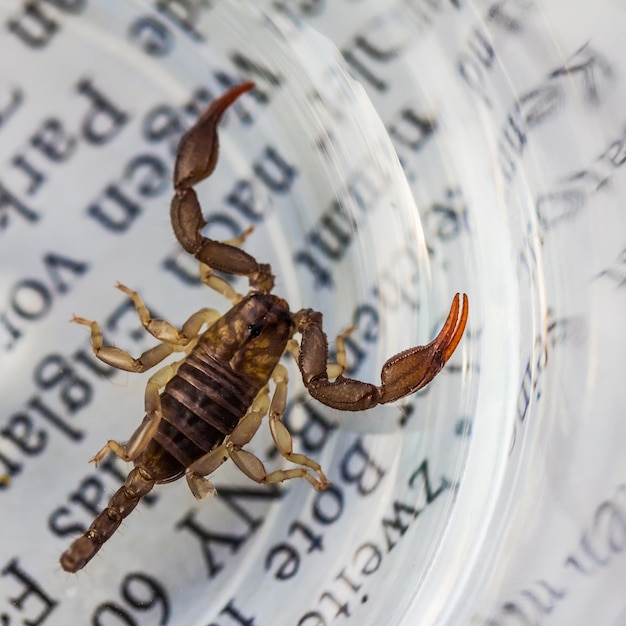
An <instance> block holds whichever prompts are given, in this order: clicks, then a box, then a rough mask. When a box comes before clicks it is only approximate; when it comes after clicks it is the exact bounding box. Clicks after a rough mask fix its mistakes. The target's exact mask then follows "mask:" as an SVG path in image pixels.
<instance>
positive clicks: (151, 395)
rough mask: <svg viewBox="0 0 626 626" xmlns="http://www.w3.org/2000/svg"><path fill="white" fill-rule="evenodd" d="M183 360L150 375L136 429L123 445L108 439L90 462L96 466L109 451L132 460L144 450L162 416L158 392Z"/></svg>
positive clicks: (125, 459) (126, 459)
mask: <svg viewBox="0 0 626 626" xmlns="http://www.w3.org/2000/svg"><path fill="white" fill-rule="evenodd" d="M184 360H185V359H181V360H180V361H177V362H176V363H171V364H170V365H166V366H165V367H162V368H161V369H160V370H159V371H158V372H155V373H154V374H153V375H152V376H150V378H149V379H148V382H147V383H146V394H145V409H146V416H145V417H144V418H143V421H142V422H141V424H140V425H139V427H138V428H137V430H135V432H134V433H133V434H132V435H131V437H130V439H129V440H128V443H127V444H126V445H123V444H121V443H119V442H118V441H115V440H114V439H109V441H107V442H106V444H104V446H103V447H102V448H101V449H100V450H99V451H98V453H97V454H96V455H95V456H94V457H93V458H92V459H91V460H90V463H94V464H95V466H96V467H98V465H99V464H100V463H101V462H102V460H103V459H104V458H105V457H106V456H107V454H109V452H113V453H114V454H115V455H116V456H118V457H120V459H122V460H124V461H126V462H129V461H134V460H135V459H136V458H137V457H138V456H139V455H140V454H141V453H142V452H143V451H144V450H145V448H146V446H147V445H148V444H149V443H150V441H151V440H152V437H154V433H156V431H157V429H158V427H159V423H160V422H161V418H162V417H163V411H162V409H161V396H160V393H159V392H160V390H161V389H163V387H165V385H167V383H168V382H169V381H170V380H171V379H172V378H173V377H174V375H175V374H176V372H177V371H178V368H179V367H180V365H181V363H183V361H184Z"/></svg>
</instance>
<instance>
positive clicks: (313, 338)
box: [294, 294, 469, 411]
mask: <svg viewBox="0 0 626 626" xmlns="http://www.w3.org/2000/svg"><path fill="white" fill-rule="evenodd" d="M468 313H469V305H468V301H467V296H465V295H463V305H462V307H461V296H460V294H456V296H455V297H454V300H453V301H452V306H451V308H450V313H449V314H448V318H447V319H446V321H445V323H444V325H443V328H442V329H441V331H440V332H439V334H438V335H437V337H436V338H435V339H434V340H433V341H432V342H431V343H429V344H428V345H426V346H417V347H415V348H411V349H409V350H405V351H404V352H400V353H399V354H396V355H395V356H393V357H391V358H390V359H389V360H388V361H387V362H386V363H385V364H384V365H383V368H382V372H381V380H382V384H381V385H380V386H379V387H376V386H375V385H371V384H369V383H364V382H361V381H359V380H354V379H352V378H345V377H343V376H342V375H340V376H338V377H337V378H336V379H335V380H334V381H330V380H328V373H327V365H326V362H327V360H328V342H327V339H326V335H325V334H324V331H323V329H322V315H321V313H317V312H316V311H312V310H310V309H306V310H302V311H299V312H298V313H296V314H295V315H294V321H295V323H296V326H297V328H298V331H299V332H300V333H301V334H302V344H301V349H300V354H299V362H298V365H299V367H300V371H301V372H302V379H303V381H304V384H305V386H306V387H307V389H308V390H309V393H310V394H311V396H313V397H314V398H316V399H317V400H319V401H320V402H321V403H323V404H325V405H327V406H330V407H332V408H335V409H341V410H344V411H361V410H365V409H369V408H371V407H373V406H376V405H377V404H381V403H387V402H394V401H396V400H399V399H400V398H403V397H404V396H407V395H409V394H411V393H413V392H415V391H417V390H418V389H421V388H422V387H424V386H425V385H427V384H428V383H429V382H430V381H431V380H432V379H433V378H434V377H435V376H436V375H437V374H438V373H439V372H440V371H441V369H442V368H443V366H444V365H445V364H446V361H448V359H449V358H450V357H451V356H452V353H453V352H454V350H455V349H456V347H457V345H458V343H459V341H460V340H461V337H462V335H463V331H464V330H465V325H466V323H467V316H468Z"/></svg>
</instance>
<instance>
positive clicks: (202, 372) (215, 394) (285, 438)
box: [60, 82, 469, 572]
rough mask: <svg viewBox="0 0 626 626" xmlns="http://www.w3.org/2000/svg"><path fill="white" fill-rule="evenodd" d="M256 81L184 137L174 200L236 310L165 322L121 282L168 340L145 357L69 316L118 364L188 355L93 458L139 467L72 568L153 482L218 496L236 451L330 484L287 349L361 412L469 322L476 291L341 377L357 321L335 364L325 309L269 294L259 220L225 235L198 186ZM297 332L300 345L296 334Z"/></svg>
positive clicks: (203, 270)
mask: <svg viewBox="0 0 626 626" xmlns="http://www.w3.org/2000/svg"><path fill="white" fill-rule="evenodd" d="M254 86H255V85H254V83H252V82H246V83H242V84H240V85H237V86H235V87H232V88H231V89H229V90H228V91H226V92H225V93H224V94H223V95H221V96H220V97H218V98H217V99H215V100H214V101H213V102H212V103H211V104H210V105H209V106H208V108H207V109H206V111H205V112H204V113H203V114H202V115H201V116H200V117H199V119H198V121H197V122H196V123H195V124H194V125H193V126H192V127H191V128H190V129H189V130H188V131H187V132H186V133H184V134H183V136H182V137H181V139H180V142H179V144H178V149H177V152H176V159H175V165H174V175H173V186H174V196H173V199H172V201H171V209H170V213H171V221H172V226H173V230H174V234H175V236H176V239H177V240H178V242H179V243H180V245H181V246H182V247H183V248H184V250H186V251H187V252H188V253H190V254H192V255H194V256H195V258H196V259H197V260H198V261H199V263H200V269H199V273H200V278H201V281H202V282H203V283H204V284H205V285H207V286H208V287H210V288H211V289H213V290H215V291H217V292H218V293H220V294H222V295H223V296H224V297H225V298H227V299H228V300H230V302H231V304H232V307H231V308H230V310H229V311H227V312H226V313H225V314H224V315H221V314H220V313H219V312H218V311H216V310H214V309H209V308H203V309H201V310H199V311H197V312H196V313H194V314H193V315H191V316H190V317H189V319H187V321H186V322H185V323H184V324H183V325H182V327H181V328H180V330H179V329H178V328H177V327H176V326H174V325H173V324H171V323H169V322H167V321H165V320H162V319H153V318H152V317H151V316H150V313H149V311H148V309H147V307H146V305H145V304H144V302H143V300H142V298H141V296H140V295H139V294H138V293H137V292H136V291H133V290H132V289H129V288H128V287H126V286H125V285H122V284H120V283H118V284H117V285H116V287H117V288H118V289H120V290H121V291H122V292H124V293H125V294H127V295H128V296H129V297H130V299H131V300H132V302H133V304H134V307H135V309H136V312H137V315H138V317H139V320H140V322H141V324H142V325H143V327H144V328H145V329H146V331H147V332H148V333H150V334H151V335H152V336H153V337H155V338H156V339H157V340H158V341H159V343H158V344H157V345H156V346H154V347H152V348H150V349H148V350H146V351H145V352H143V354H141V356H139V358H133V357H132V356H131V355H130V354H129V353H127V352H125V351H123V350H122V349H120V348H117V347H113V346H105V345H103V337H102V331H101V328H100V326H99V324H98V323H97V322H94V321H90V320H87V319H85V318H82V317H77V316H73V317H72V320H71V321H73V322H75V323H78V324H82V325H85V326H87V327H89V328H90V331H91V347H92V350H93V352H94V354H95V355H96V357H97V358H98V359H100V360H101V361H103V362H104V363H106V364H108V365H110V366H113V367H115V368H118V369H120V370H125V371H129V372H138V373H139V372H145V371H147V370H149V369H151V368H153V367H154V366H156V365H157V364H159V363H160V362H161V361H163V360H164V359H166V358H167V357H168V356H170V355H171V354H173V353H175V352H182V353H184V357H183V358H182V359H181V360H179V361H177V362H174V363H172V364H170V365H165V366H164V367H162V368H161V369H158V370H157V371H156V373H154V374H152V375H151V376H150V378H149V379H148V381H147V384H146V390H145V416H144V418H143V421H142V422H141V424H140V425H139V427H138V428H137V429H136V430H135V432H134V433H133V434H132V436H131V437H130V439H129V440H128V442H127V443H126V444H125V445H123V444H121V443H119V442H117V441H114V440H109V441H108V442H107V443H106V444H105V445H104V447H103V448H102V449H101V450H100V451H99V452H98V453H97V454H96V455H95V456H94V457H93V458H92V459H91V461H92V462H93V463H95V465H96V466H97V465H98V464H99V463H100V462H101V461H102V460H103V459H104V458H105V457H106V456H107V455H108V454H109V453H110V452H113V453H114V454H116V455H117V456H118V457H120V458H121V459H123V460H124V461H127V462H132V463H133V464H134V467H133V469H132V470H131V471H130V472H129V474H128V476H127V478H126V480H125V482H124V484H123V485H122V487H120V488H119V489H118V490H117V492H115V493H114V495H113V496H112V497H111V499H110V501H109V504H108V506H107V507H106V508H105V509H104V510H103V511H102V512H101V513H100V514H99V515H98V516H97V517H96V518H95V519H94V521H93V522H92V524H91V525H90V526H89V528H88V529H87V530H86V531H85V532H84V533H83V534H82V535H80V536H79V537H78V538H76V539H75V540H74V542H73V543H72V544H71V545H70V547H69V548H68V549H67V550H66V551H65V552H64V553H63V555H62V556H61V559H60V563H61V566H62V568H63V569H64V570H65V571H67V572H77V571H78V570H80V569H82V568H83V567H84V566H85V565H86V564H87V563H88V562H89V561H90V560H91V559H92V558H93V557H94V555H95V554H96V553H97V552H98V550H99V549H100V547H101V546H102V545H103V544H104V542H105V541H107V540H108V539H109V538H110V537H111V536H112V535H113V533H114V532H115V531H116V530H117V528H118V527H119V526H120V524H121V522H122V520H123V519H124V518H126V517H127V516H128V515H129V514H130V513H131V511H133V509H134V508H135V507H136V506H137V503H138V502H139V500H140V499H141V498H142V497H143V496H145V495H146V494H147V493H148V492H150V490H151V489H152V488H153V487H154V485H155V484H162V483H169V482H172V481H174V480H177V479H179V478H181V477H182V476H183V475H184V476H185V478H186V480H187V484H188V486H189V488H190V490H191V492H192V493H193V495H194V496H195V497H196V498H197V499H202V498H204V497H206V496H208V495H213V494H215V493H216V489H215V487H214V486H213V484H212V483H211V481H210V480H209V478H208V477H209V476H210V475H211V474H213V472H215V470H217V469H218V467H220V466H221V465H222V464H223V463H225V462H226V461H227V460H228V459H232V461H233V462H234V463H235V465H236V466H237V467H238V468H239V469H240V470H241V471H242V472H243V473H244V474H245V475H246V476H248V477H249V478H250V479H252V480H253V481H256V482H257V483H279V482H282V481H285V480H291V479H294V478H303V479H305V480H307V481H308V482H309V483H310V484H311V485H312V486H313V487H314V488H315V489H318V490H323V489H326V488H327V487H328V486H329V485H330V483H329V481H328V479H327V478H326V475H325V474H324V472H323V470H322V468H321V466H320V465H319V463H317V462H316V461H314V460H313V459H310V458H309V457H307V456H305V455H304V454H299V453H297V452H294V451H293V441H292V437H291V434H290V433H289V431H288V429H287V427H286V426H285V425H284V423H283V422H282V416H283V412H284V411H285V407H286V402H287V382H288V378H287V369H286V367H285V365H283V364H282V363H280V360H281V358H282V356H283V354H285V353H291V354H292V355H293V356H294V357H295V359H296V361H297V364H298V367H299V370H300V372H301V374H302V380H303V383H304V385H305V387H306V388H307V390H308V392H309V394H310V395H311V396H312V397H313V398H315V399H316V400H318V401H319V402H321V403H322V404H325V405H326V406H328V407H332V408H334V409H339V410H342V411H364V410H366V409H369V408H371V407H373V406H375V405H377V404H379V403H388V402H395V401H397V400H399V399H400V398H403V397H405V396H407V395H409V394H412V393H413V392H415V391H417V390H418V389H421V388H422V387H424V386H425V385H427V384H428V383H429V382H430V381H431V380H432V379H433V378H434V377H435V376H436V375H437V374H438V373H439V372H440V371H441V369H442V368H443V366H444V365H445V363H446V362H447V361H448V359H449V358H450V357H451V355H452V353H453V352H454V351H455V349H456V347H457V345H458V344H459V341H460V340H461V337H462V335H463V332H464V330H465V325H466V322H467V317H468V312H469V308H468V307H469V305H468V298H467V296H466V295H465V294H463V296H462V297H461V295H460V294H458V293H457V294H456V295H455V297H454V299H453V301H452V306H451V308H450V312H449V314H448V317H447V319H446V321H445V323H444V324H443V327H442V329H441V331H440V332H439V334H438V335H437V337H436V338H435V339H434V340H433V341H432V342H431V343H429V344H427V345H425V346H417V347H414V348H410V349H408V350H405V351H403V352H400V353H399V354H396V355H395V356H393V357H391V358H390V359H389V360H388V361H387V362H386V363H385V364H384V365H383V367H382V372H381V384H380V386H375V385H372V384H369V383H366V382H362V381H360V380H355V379H353V378H348V377H346V376H344V375H343V373H344V371H345V370H346V367H347V362H346V348H345V344H344V340H345V339H346V337H347V336H348V334H349V333H350V332H352V330H353V329H352V328H350V329H348V330H347V331H344V332H343V333H342V334H340V335H339V336H338V337H337V339H336V357H335V361H334V362H329V354H328V339H327V337H326V334H325V333H324V330H323V327H322V314H321V313H319V312H317V311H314V310H312V309H302V310H300V311H297V312H295V313H292V312H291V311H290V309H289V305H288V303H287V302H286V301H285V300H284V299H283V298H280V297H279V296H277V295H275V294H273V293H272V289H273V287H274V276H273V274H272V270H271V267H270V266H269V265H268V264H263V263H258V262H257V261H256V259H255V258H254V257H253V256H251V255H250V254H248V253H247V252H245V251H243V250H242V249H241V248H240V246H241V244H242V243H243V242H244V240H245V239H246V237H247V236H248V235H249V234H250V232H251V231H252V228H248V229H247V230H246V231H244V233H243V234H242V235H240V236H239V237H238V238H236V239H231V240H228V241H215V240H213V239H209V238H208V237H205V236H204V235H203V234H202V229H203V228H204V226H205V225H206V224H207V222H206V221H205V219H204V217H203V215H202V210H201V207H200V203H199V200H198V197H197V195H196V192H195V191H194V186H195V185H196V184H197V183H199V182H201V181H203V180H204V179H206V178H207V177H209V176H210V175H211V174H212V173H213V171H214V169H215V166H216V164H217V159H218V151H219V143H218V134H217V126H218V123H219V121H220V119H221V118H222V116H223V114H224V112H225V111H226V110H227V109H228V108H229V107H230V106H231V105H232V104H233V102H234V101H235V100H236V99H237V98H238V97H239V96H241V95H242V94H244V93H245V92H248V91H249V90H251V89H253V88H254ZM216 271H218V272H224V273H227V274H231V275H236V276H244V277H247V279H248V282H249V291H248V293H247V294H246V295H240V294H239V293H237V292H236V291H235V289H234V288H233V287H232V286H231V285H230V283H229V282H227V281H226V280H225V279H224V278H222V277H221V276H219V275H217V274H216V273H215V272H216ZM203 329H204V330H203ZM296 333H298V334H299V335H300V342H299V343H298V342H297V340H296V339H294V337H293V336H294V334H296ZM270 381H272V383H273V393H272V394H271V395H270V387H269V383H270ZM266 415H268V416H269V418H268V419H269V429H270V433H271V436H272V439H273V441H274V444H275V446H276V448H277V450H278V452H279V453H280V455H281V456H282V457H283V458H284V459H286V460H287V461H289V462H291V463H292V464H293V465H295V467H291V468H289V469H278V470H275V471H270V472H268V471H266V469H265V466H264V464H263V462H262V461H261V460H260V459H259V458H257V457H256V456H255V455H254V454H252V453H251V452H249V451H247V450H245V446H246V444H248V443H249V442H250V440H251V439H252V438H253V437H254V435H255V433H256V432H257V431H258V429H259V427H260V425H261V423H262V420H263V418H264V417H265V416H266Z"/></svg>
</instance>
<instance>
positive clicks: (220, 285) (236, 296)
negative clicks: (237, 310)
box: [200, 263, 243, 305]
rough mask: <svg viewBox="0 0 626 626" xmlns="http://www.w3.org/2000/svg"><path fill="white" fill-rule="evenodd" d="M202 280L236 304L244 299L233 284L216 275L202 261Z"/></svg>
mask: <svg viewBox="0 0 626 626" xmlns="http://www.w3.org/2000/svg"><path fill="white" fill-rule="evenodd" d="M200 280H201V281H202V282H203V283H204V284H205V285H206V286H207V287H210V288H211V289H213V291H217V293H219V294H220V295H222V296H224V297H225V298H226V299H227V300H230V302H231V303H232V304H233V305H234V304H237V303H238V302H240V301H241V300H242V299H243V296H242V295H241V294H240V293H238V292H237V291H235V289H234V288H233V286H232V285H231V284H230V283H229V282H228V281H226V280H224V279H223V278H221V277H220V276H216V275H215V274H214V273H213V270H212V269H211V268H210V267H209V266H208V265H206V264H205V263H200Z"/></svg>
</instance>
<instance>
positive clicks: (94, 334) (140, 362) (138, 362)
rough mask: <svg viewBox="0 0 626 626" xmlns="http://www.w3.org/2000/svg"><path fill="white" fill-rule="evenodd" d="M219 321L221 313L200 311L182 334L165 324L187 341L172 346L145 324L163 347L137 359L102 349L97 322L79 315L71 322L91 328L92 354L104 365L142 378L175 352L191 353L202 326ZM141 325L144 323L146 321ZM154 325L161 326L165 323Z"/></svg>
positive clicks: (111, 349)
mask: <svg viewBox="0 0 626 626" xmlns="http://www.w3.org/2000/svg"><path fill="white" fill-rule="evenodd" d="M137 298H138V299H139V302H140V305H141V306H144V305H143V302H142V301H141V298H140V296H139V295H137ZM144 308H145V306H144ZM137 313H138V314H139V308H137ZM139 317H140V319H141V314H139ZM148 317H149V316H148ZM219 317H221V313H220V312H219V311H216V310H214V309H201V310H200V311H197V312H196V313H194V314H193V315H192V316H191V317H190V318H189V319H188V320H187V321H186V322H185V323H184V324H183V327H182V330H181V332H180V333H179V332H178V330H177V329H176V328H174V327H173V326H172V325H171V324H169V323H168V322H163V323H164V324H166V325H168V326H169V327H171V328H173V329H174V331H175V333H176V334H177V335H178V336H179V337H184V338H185V341H184V342H181V341H174V342H170V341H168V340H167V339H161V337H160V336H157V335H156V334H155V333H154V332H152V331H151V330H150V329H149V328H148V326H147V325H146V324H144V326H145V327H146V329H147V330H148V332H150V333H151V334H152V335H154V336H155V337H157V339H161V341H162V343H160V344H159V345H157V346H154V347H153V348H149V349H148V350H146V351H145V352H143V353H142V354H141V355H140V356H139V358H137V359H136V358H134V357H133V356H131V355H130V354H128V352H126V351H124V350H122V349H121V348H116V347H115V346H103V345H102V329H101V328H100V324H98V322H93V321H91V320H87V319H85V318H83V317H77V316H76V315H74V316H73V317H72V319H71V320H70V321H72V322H74V323H76V324H82V325H83V326H88V327H89V328H90V329H91V348H92V350H93V353H94V354H95V355H96V356H97V357H98V358H99V359H100V360H101V361H103V362H104V363H106V364H107V365H112V366H113V367H116V368H117V369H120V370H124V371H126V372H135V373H139V374H140V373H142V372H146V371H148V370H149V369H151V368H152V367H154V366H155V365H158V364H159V363H160V362H161V361H163V359H165V358H167V357H168V356H169V355H170V354H172V353H173V352H179V351H181V350H185V351H188V348H189V345H190V344H191V343H192V342H193V341H194V340H195V338H196V337H197V336H198V333H199V332H200V329H201V328H202V326H203V325H204V324H207V325H210V324H212V323H213V322H215V321H216V320H217V319H219ZM141 321H142V323H143V320H141ZM152 321H153V322H162V321H163V320H152ZM153 328H154V327H153Z"/></svg>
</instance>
